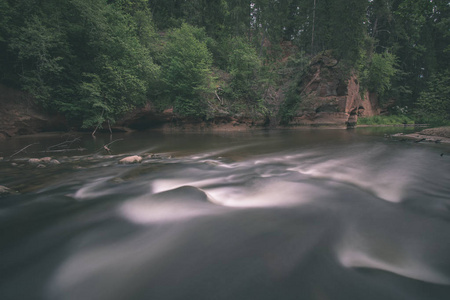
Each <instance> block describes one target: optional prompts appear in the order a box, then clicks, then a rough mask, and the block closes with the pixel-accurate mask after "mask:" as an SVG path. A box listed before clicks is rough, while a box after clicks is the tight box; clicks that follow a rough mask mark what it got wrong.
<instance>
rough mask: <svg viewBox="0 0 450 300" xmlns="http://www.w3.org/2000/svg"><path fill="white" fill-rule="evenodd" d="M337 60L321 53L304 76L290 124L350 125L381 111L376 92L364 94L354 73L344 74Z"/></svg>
mask: <svg viewBox="0 0 450 300" xmlns="http://www.w3.org/2000/svg"><path fill="white" fill-rule="evenodd" d="M343 74H344V72H343V71H342V70H341V69H340V68H339V66H338V63H337V61H336V60H334V59H331V58H329V57H319V58H318V59H316V61H314V62H313V63H312V64H311V66H310V68H309V71H308V73H307V74H306V75H305V76H304V78H303V79H302V85H301V92H300V93H301V94H300V99H301V100H300V103H299V105H298V108H297V110H296V112H295V114H294V117H293V118H292V120H291V121H290V122H289V125H349V126H354V125H355V124H356V121H357V118H358V116H374V115H377V114H379V107H378V100H377V97H376V95H374V94H370V93H368V92H365V93H363V95H362V96H361V92H360V84H359V81H358V78H357V77H356V75H355V74H352V75H350V77H349V78H348V76H347V78H345V76H344V75H343Z"/></svg>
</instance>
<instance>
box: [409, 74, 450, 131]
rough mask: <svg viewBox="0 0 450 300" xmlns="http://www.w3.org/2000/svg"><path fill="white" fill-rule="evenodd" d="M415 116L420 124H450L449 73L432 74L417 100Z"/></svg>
mask: <svg viewBox="0 0 450 300" xmlns="http://www.w3.org/2000/svg"><path fill="white" fill-rule="evenodd" d="M416 106H417V108H416V115H417V116H418V118H419V119H420V120H421V121H422V122H426V123H430V124H433V125H434V124H436V125H437V124H447V125H448V124H450V71H449V70H446V71H444V72H442V73H439V74H433V75H432V76H431V78H430V80H429V81H428V84H427V89H426V90H424V91H422V92H421V93H420V97H419V99H418V100H417V105H416Z"/></svg>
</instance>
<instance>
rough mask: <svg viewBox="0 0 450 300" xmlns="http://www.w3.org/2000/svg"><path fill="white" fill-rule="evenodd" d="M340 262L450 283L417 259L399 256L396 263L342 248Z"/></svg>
mask: <svg viewBox="0 0 450 300" xmlns="http://www.w3.org/2000/svg"><path fill="white" fill-rule="evenodd" d="M338 258H339V261H340V263H341V264H342V265H343V266H344V267H346V268H370V269H378V270H383V271H388V272H391V273H394V274H397V275H401V276H404V277H408V278H412V279H416V280H421V281H425V282H430V283H435V284H445V285H449V284H450V278H449V277H448V276H446V275H444V274H441V273H440V272H438V271H437V270H434V269H432V268H431V267H430V266H428V265H426V264H424V263H421V262H420V260H417V259H408V258H403V259H399V258H397V261H396V262H395V263H393V262H391V261H386V260H383V259H382V258H379V257H376V256H373V255H370V254H368V253H366V252H364V251H361V250H358V249H345V248H343V249H340V250H339V251H338Z"/></svg>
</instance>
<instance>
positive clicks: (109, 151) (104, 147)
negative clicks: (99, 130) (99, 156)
mask: <svg viewBox="0 0 450 300" xmlns="http://www.w3.org/2000/svg"><path fill="white" fill-rule="evenodd" d="M118 141H123V139H117V140H114V141H112V142H111V143H108V144H106V145H103V146H102V147H101V148H100V149H98V150H97V151H95V153H98V152H100V151H102V150H105V151H106V152H108V154H111V149H109V148H108V146H110V145H112V144H114V143H115V142H118Z"/></svg>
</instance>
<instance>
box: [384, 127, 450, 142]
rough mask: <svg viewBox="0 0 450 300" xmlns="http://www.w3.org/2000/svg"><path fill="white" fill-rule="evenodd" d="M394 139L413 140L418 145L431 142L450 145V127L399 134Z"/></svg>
mask: <svg viewBox="0 0 450 300" xmlns="http://www.w3.org/2000/svg"><path fill="white" fill-rule="evenodd" d="M392 137H393V138H396V139H401V140H404V139H406V140H413V141H415V142H417V143H418V142H429V143H445V144H450V126H444V127H436V128H427V129H424V130H422V131H419V132H415V133H410V134H402V133H397V134H394V135H392Z"/></svg>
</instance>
